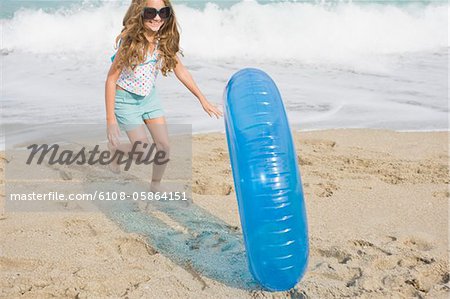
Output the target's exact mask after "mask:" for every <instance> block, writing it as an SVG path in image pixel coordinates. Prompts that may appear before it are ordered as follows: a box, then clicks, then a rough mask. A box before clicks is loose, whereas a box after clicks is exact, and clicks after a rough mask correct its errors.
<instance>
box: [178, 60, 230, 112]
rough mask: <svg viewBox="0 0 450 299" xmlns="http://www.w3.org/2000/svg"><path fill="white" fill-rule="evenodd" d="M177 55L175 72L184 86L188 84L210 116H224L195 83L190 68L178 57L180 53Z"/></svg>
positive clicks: (187, 86)
mask: <svg viewBox="0 0 450 299" xmlns="http://www.w3.org/2000/svg"><path fill="white" fill-rule="evenodd" d="M175 57H176V60H177V65H176V67H175V69H174V73H175V75H176V76H177V78H178V80H180V81H181V83H183V84H184V86H186V88H187V89H189V91H190V92H192V93H193V94H194V95H195V96H196V97H197V98H198V100H199V101H200V104H201V105H202V107H203V109H204V110H205V111H206V113H208V115H209V116H211V117H212V116H213V115H214V116H215V117H217V118H219V117H220V116H222V112H221V111H220V110H219V109H217V108H216V107H215V106H213V105H212V104H211V103H209V102H208V100H207V99H206V98H205V96H204V95H203V94H202V92H201V91H200V89H199V88H198V86H197V84H195V81H194V79H193V78H192V75H191V73H189V71H188V69H187V68H186V67H185V66H184V65H183V63H182V62H181V59H180V57H178V55H176V56H175Z"/></svg>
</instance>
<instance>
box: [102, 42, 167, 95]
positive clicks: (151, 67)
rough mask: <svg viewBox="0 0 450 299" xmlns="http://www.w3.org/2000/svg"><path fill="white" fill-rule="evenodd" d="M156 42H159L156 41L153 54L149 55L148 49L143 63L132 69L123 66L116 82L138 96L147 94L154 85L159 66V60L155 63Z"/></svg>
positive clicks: (156, 57) (112, 59) (156, 59)
mask: <svg viewBox="0 0 450 299" xmlns="http://www.w3.org/2000/svg"><path fill="white" fill-rule="evenodd" d="M158 44H159V42H157V43H156V46H155V50H154V51H153V55H150V54H151V53H150V51H149V52H148V53H147V57H146V60H145V61H144V62H143V63H141V64H139V65H137V66H136V68H135V69H134V71H133V70H132V69H131V68H128V67H124V68H123V69H122V72H121V73H120V76H119V79H118V80H117V83H116V84H117V85H119V86H120V87H122V88H123V89H125V90H127V91H129V92H132V93H134V94H137V95H140V96H147V95H149V94H150V92H151V91H152V90H153V87H154V86H155V81H156V78H157V76H158V71H159V68H160V67H161V61H160V64H159V65H157V64H158V55H157V52H158ZM119 45H120V44H119ZM116 54H117V52H116ZM116 54H114V56H113V57H111V61H114V58H115V57H116Z"/></svg>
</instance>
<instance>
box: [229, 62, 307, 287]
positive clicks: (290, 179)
mask: <svg viewBox="0 0 450 299" xmlns="http://www.w3.org/2000/svg"><path fill="white" fill-rule="evenodd" d="M223 100H224V119H225V128H226V135H227V142H228V150H229V153H230V160H231V166H232V171H233V180H234V186H235V190H236V196H237V200H238V206H239V215H240V220H241V225H242V232H243V236H244V243H245V248H246V254H247V259H248V266H249V268H250V272H251V273H252V275H253V277H254V278H255V279H256V280H257V281H258V282H259V283H260V284H261V285H262V286H264V287H265V288H267V289H269V290H272V291H282V290H289V289H291V288H293V287H294V286H295V285H296V284H297V283H298V282H299V281H300V279H301V278H302V277H303V275H304V274H305V271H306V268H307V264H308V255H309V245H308V227H307V220H306V209H305V203H304V198H303V189H302V183H301V178H300V172H299V168H298V164H297V155H296V152H295V148H294V144H293V140H292V134H291V131H290V127H289V123H288V120H287V116H286V111H285V108H284V105H283V102H282V100H281V95H280V92H279V91H278V88H277V86H276V85H275V83H274V82H273V80H272V79H271V78H270V77H269V76H268V75H267V74H266V73H265V72H263V71H261V70H258V69H253V68H247V69H243V70H241V71H239V72H237V73H236V74H234V75H233V76H232V77H231V79H230V80H229V81H228V84H227V86H226V88H225V92H224V99H223Z"/></svg>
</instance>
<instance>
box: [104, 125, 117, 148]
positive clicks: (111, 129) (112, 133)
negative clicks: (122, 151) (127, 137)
mask: <svg viewBox="0 0 450 299" xmlns="http://www.w3.org/2000/svg"><path fill="white" fill-rule="evenodd" d="M106 126H107V129H106V135H107V137H108V141H109V142H110V143H111V144H112V145H113V146H114V147H116V146H118V145H119V144H120V141H119V136H120V130H119V125H118V124H117V122H112V123H108V124H107V125H106Z"/></svg>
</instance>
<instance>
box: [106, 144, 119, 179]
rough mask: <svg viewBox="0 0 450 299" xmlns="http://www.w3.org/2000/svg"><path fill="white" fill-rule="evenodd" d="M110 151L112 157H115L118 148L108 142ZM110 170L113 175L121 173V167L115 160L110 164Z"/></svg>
mask: <svg viewBox="0 0 450 299" xmlns="http://www.w3.org/2000/svg"><path fill="white" fill-rule="evenodd" d="M108 150H109V152H110V153H111V156H112V155H114V153H115V152H116V148H115V147H114V146H113V145H112V144H111V143H110V142H108ZM108 168H109V170H110V171H111V172H113V173H120V165H119V163H117V160H114V161H112V162H111V163H109V164H108Z"/></svg>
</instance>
